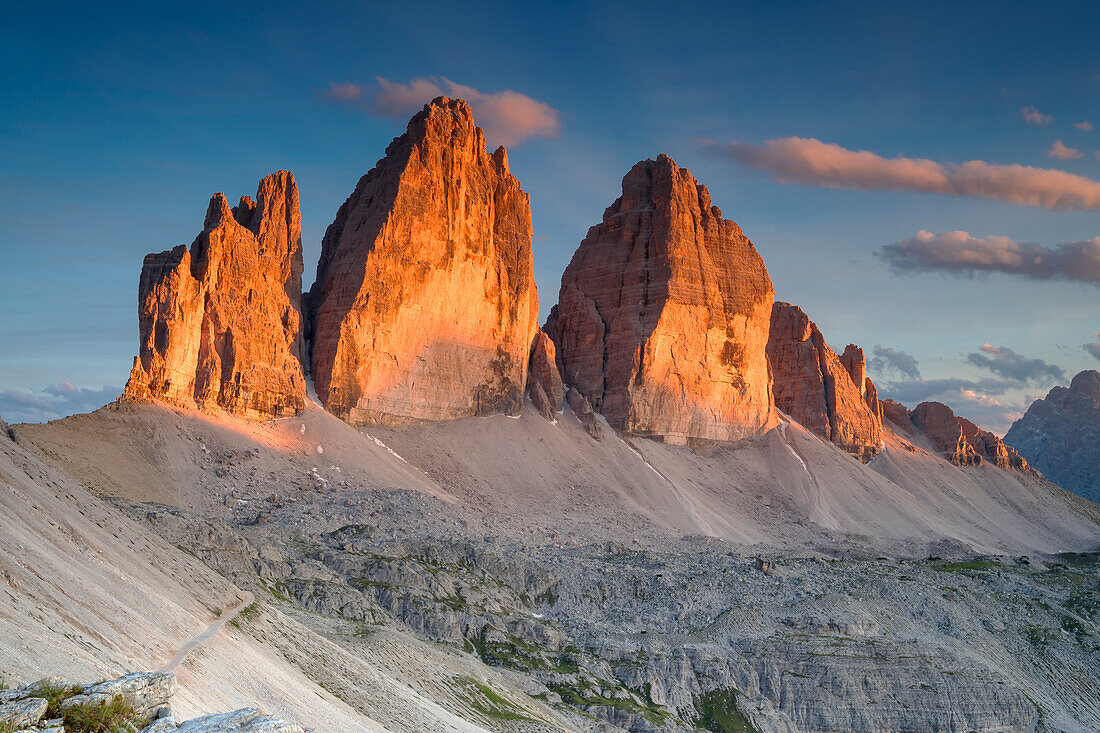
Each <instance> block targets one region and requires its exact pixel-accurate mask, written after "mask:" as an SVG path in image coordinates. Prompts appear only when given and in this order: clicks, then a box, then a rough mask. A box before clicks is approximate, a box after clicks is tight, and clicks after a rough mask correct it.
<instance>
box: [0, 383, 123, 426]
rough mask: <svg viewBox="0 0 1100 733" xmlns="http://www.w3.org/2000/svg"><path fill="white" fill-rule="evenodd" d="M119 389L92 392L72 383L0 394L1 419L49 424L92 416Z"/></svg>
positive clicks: (12, 421)
mask: <svg viewBox="0 0 1100 733" xmlns="http://www.w3.org/2000/svg"><path fill="white" fill-rule="evenodd" d="M121 392H122V390H121V389H120V388H118V387H101V388H99V389H89V388H85V387H76V386H74V385H73V384H72V383H70V382H58V383H57V384H50V385H47V386H45V387H43V388H41V389H37V390H34V391H31V392H28V391H23V390H18V389H5V390H3V391H0V418H3V419H4V420H5V421H7V422H9V423H17V422H46V421H47V420H57V419H58V418H62V417H68V416H69V415H75V414H77V413H80V412H91V411H92V410H95V409H98V408H100V407H102V406H103V405H105V404H107V403H108V402H113V401H114V400H115V398H117V397H118V396H119V394H121Z"/></svg>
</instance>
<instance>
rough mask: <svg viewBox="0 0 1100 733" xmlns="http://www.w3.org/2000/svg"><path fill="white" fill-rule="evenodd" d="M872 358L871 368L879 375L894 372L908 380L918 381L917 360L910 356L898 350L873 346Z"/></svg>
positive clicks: (918, 369)
mask: <svg viewBox="0 0 1100 733" xmlns="http://www.w3.org/2000/svg"><path fill="white" fill-rule="evenodd" d="M873 353H874V356H873V357H872V358H871V368H872V369H873V370H874V371H875V372H877V373H879V374H889V373H891V372H894V373H896V374H899V375H901V376H903V377H908V378H910V379H920V368H919V367H918V365H917V359H916V357H914V356H913V355H912V354H907V353H905V352H904V351H901V350H900V349H891V348H889V347H886V346H879V345H878V344H875V347H874V350H873Z"/></svg>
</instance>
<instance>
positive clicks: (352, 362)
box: [309, 97, 538, 423]
mask: <svg viewBox="0 0 1100 733" xmlns="http://www.w3.org/2000/svg"><path fill="white" fill-rule="evenodd" d="M531 238H532V230H531V209H530V203H529V199H528V196H527V194H526V193H524V192H523V191H522V190H521V189H520V184H519V181H517V180H516V179H515V177H514V176H512V174H511V173H510V172H509V171H508V159H507V153H506V152H505V151H504V149H503V148H501V149H498V150H497V151H496V152H495V153H493V154H492V155H490V154H489V153H487V152H486V149H485V136H484V134H483V133H482V131H481V129H480V128H478V127H477V126H476V125H475V124H474V119H473V113H472V112H471V111H470V107H469V105H467V104H466V102H464V101H462V100H460V99H449V98H446V97H439V98H436V99H435V100H433V101H432V102H431V103H429V104H427V105H425V107H424V109H423V110H421V111H420V112H418V113H417V114H416V115H415V116H414V117H413V118H412V120H411V121H410V122H409V125H408V128H407V131H406V132H405V134H404V135H401V136H400V137H398V138H395V139H394V141H393V142H392V143H390V145H389V147H388V148H387V150H386V157H385V158H383V159H382V160H380V161H379V162H378V164H377V165H376V166H375V167H374V169H372V170H371V171H370V172H368V173H367V174H366V175H364V176H363V177H362V178H361V179H360V180H359V183H358V185H357V186H356V188H355V190H354V191H353V192H352V194H351V196H349V197H348V199H347V201H346V202H345V203H344V204H343V206H341V207H340V210H339V211H338V212H337V214H336V219H335V221H333V223H332V224H331V225H330V226H329V228H328V230H327V231H326V233H325V237H324V240H323V241H322V245H321V259H320V262H319V263H318V270H317V281H316V282H315V283H314V286H313V289H312V290H311V291H310V299H309V301H310V323H309V332H310V335H311V338H312V348H311V363H312V370H313V377H314V380H315V384H316V386H317V393H318V395H319V397H320V398H321V401H322V402H323V403H324V405H325V406H326V407H327V408H328V409H329V410H330V411H332V412H334V413H335V414H336V415H338V416H340V417H342V418H344V419H346V420H348V421H350V422H353V423H363V422H391V423H392V422H405V421H415V420H450V419H457V418H461V417H468V416H471V415H489V414H494V413H509V414H516V413H518V412H519V411H521V410H522V409H523V404H524V396H523V395H524V388H525V385H526V375H527V365H528V357H529V352H530V347H531V342H532V339H533V337H534V335H535V332H536V330H537V317H538V294H537V292H536V288H535V283H534V273H533V269H532V255H531Z"/></svg>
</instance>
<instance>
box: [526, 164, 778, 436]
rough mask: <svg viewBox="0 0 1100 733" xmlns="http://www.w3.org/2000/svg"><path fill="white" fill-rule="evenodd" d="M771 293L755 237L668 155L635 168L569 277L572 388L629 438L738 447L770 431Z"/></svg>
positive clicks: (565, 322)
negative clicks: (767, 347) (692, 440)
mask: <svg viewBox="0 0 1100 733" xmlns="http://www.w3.org/2000/svg"><path fill="white" fill-rule="evenodd" d="M773 298H774V291H773V290H772V284H771V280H770V279H769V278H768V273H767V270H766V269H765V268H764V262H763V260H762V259H761V258H760V255H759V254H757V252H756V248H755V247H753V245H752V242H750V241H749V240H748V238H747V237H745V235H744V234H742V232H741V229H740V228H739V227H738V226H737V225H736V224H735V223H733V222H732V221H728V220H726V219H723V218H722V212H721V211H719V209H718V208H717V207H712V206H711V202H710V194H709V193H708V192H707V189H706V187H705V186H703V185H700V184H699V183H697V182H696V181H695V179H694V178H693V177H692V175H691V173H690V172H689V171H688V170H686V169H684V168H679V167H678V166H677V165H676V163H675V162H673V161H672V160H671V159H670V158H668V157H667V156H664V155H662V156H659V157H658V158H657V160H655V161H654V160H646V161H642V162H641V163H638V164H637V165H636V166H634V168H633V169H632V170H631V171H630V172H629V173H628V174H627V175H626V177H625V178H624V179H623V193H622V196H621V197H620V198H619V199H618V200H617V201H616V202H615V203H614V204H612V205H611V207H610V208H608V209H607V211H605V212H604V217H603V222H602V223H601V224H598V225H597V226H594V227H592V228H591V229H589V231H588V236H587V237H585V239H584V241H583V242H581V245H580V247H579V248H578V249H577V252H576V254H574V255H573V260H572V261H571V262H570V263H569V267H568V268H567V269H566V271H565V274H564V275H563V276H562V285H561V292H560V294H559V296H558V304H557V305H556V306H555V307H554V309H553V311H552V313H551V315H550V319H549V320H548V321H547V326H546V328H547V332H548V333H549V334H550V336H551V338H553V340H554V342H555V345H556V346H557V350H558V360H559V363H560V364H561V367H562V378H563V379H564V381H565V383H566V384H568V385H570V386H571V387H573V388H575V389H576V390H577V391H579V392H580V393H581V394H582V395H584V396H585V397H587V398H588V400H589V401H590V402H591V404H592V406H593V407H594V408H595V409H596V410H597V411H599V412H601V413H602V414H603V415H604V417H605V418H606V419H607V420H608V422H609V423H610V424H611V426H612V427H614V428H615V429H616V430H619V431H622V432H624V433H629V434H634V435H642V436H650V437H658V438H663V439H665V440H667V441H669V442H677V443H682V442H684V441H686V440H687V439H689V438H699V439H706V440H735V439H739V438H742V437H746V436H750V435H755V434H758V433H760V432H762V431H763V430H765V429H767V428H769V427H771V426H772V425H774V424H775V410H774V406H773V404H772V399H771V385H770V382H771V380H770V377H769V374H768V364H767V359H766V357H765V354H764V348H765V345H766V344H767V340H768V319H769V317H770V314H771V305H772V300H773Z"/></svg>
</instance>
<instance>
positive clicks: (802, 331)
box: [768, 302, 882, 461]
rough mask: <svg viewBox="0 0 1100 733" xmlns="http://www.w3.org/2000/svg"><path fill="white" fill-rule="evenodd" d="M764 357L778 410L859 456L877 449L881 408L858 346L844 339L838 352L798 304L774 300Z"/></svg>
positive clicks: (863, 458)
mask: <svg viewBox="0 0 1100 733" xmlns="http://www.w3.org/2000/svg"><path fill="white" fill-rule="evenodd" d="M768 359H769V360H770V361H771V366H772V377H773V379H774V385H773V389H774V391H775V404H776V406H777V407H778V408H779V409H780V410H782V411H783V412H785V413H787V414H788V415H790V416H791V417H792V418H793V419H794V420H797V421H798V422H799V423H801V424H802V425H803V426H804V427H805V428H806V429H808V430H810V431H811V432H813V433H816V434H817V435H819V436H821V437H822V438H824V439H826V440H828V441H831V442H833V443H835V444H836V445H838V446H840V447H841V448H843V449H844V450H846V451H848V452H849V453H851V454H852V455H854V456H855V457H856V458H858V459H860V460H861V461H868V460H870V459H871V458H873V457H874V456H875V454H876V453H878V450H879V446H880V441H881V431H882V411H881V406H880V405H879V401H878V393H877V391H876V390H875V388H874V385H873V384H872V383H871V381H870V380H869V379H868V378H867V364H866V360H865V359H864V356H863V350H862V349H860V348H859V347H857V346H853V345H849V346H848V348H847V349H845V351H844V355H843V357H840V356H837V354H836V352H835V351H833V350H832V349H831V348H829V345H828V344H827V343H826V342H825V337H824V336H822V335H821V331H819V330H818V328H817V325H816V324H814V322H813V321H811V320H810V319H809V317H808V316H807V315H806V314H805V313H804V312H803V311H802V309H801V308H799V307H798V306H794V305H791V304H790V303H783V302H778V303H776V304H775V307H774V308H773V309H772V316H771V335H770V338H769V341H768Z"/></svg>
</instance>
